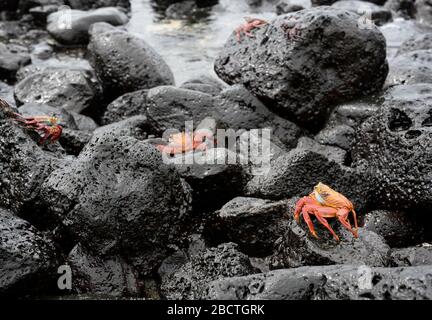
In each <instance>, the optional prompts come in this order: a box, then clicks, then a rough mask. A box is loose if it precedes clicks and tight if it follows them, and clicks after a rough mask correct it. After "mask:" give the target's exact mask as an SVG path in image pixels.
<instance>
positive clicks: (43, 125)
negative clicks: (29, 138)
mask: <svg viewBox="0 0 432 320" xmlns="http://www.w3.org/2000/svg"><path fill="white" fill-rule="evenodd" d="M0 107H1V108H2V109H3V110H4V111H6V113H7V114H8V116H9V117H10V118H11V119H13V120H14V121H15V122H16V123H18V124H20V125H21V126H23V127H24V128H26V129H27V130H31V131H35V132H38V133H39V134H41V135H42V137H41V139H40V140H39V144H41V145H42V144H44V143H45V142H47V141H49V142H50V143H55V142H56V141H58V139H60V137H61V135H62V132H63V127H62V126H60V125H59V124H58V122H59V119H58V118H57V117H55V116H32V117H24V116H22V115H20V114H19V113H16V112H13V111H12V108H11V106H10V105H9V104H8V103H7V102H6V101H4V100H2V99H0Z"/></svg>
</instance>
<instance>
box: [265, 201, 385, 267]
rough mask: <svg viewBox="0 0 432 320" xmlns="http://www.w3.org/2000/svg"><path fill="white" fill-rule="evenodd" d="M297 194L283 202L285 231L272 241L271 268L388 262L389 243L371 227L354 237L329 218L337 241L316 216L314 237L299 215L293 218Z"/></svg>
mask: <svg viewBox="0 0 432 320" xmlns="http://www.w3.org/2000/svg"><path fill="white" fill-rule="evenodd" d="M297 200H298V198H293V199H290V200H289V201H288V202H287V204H288V206H287V214H286V218H287V220H288V222H287V223H288V227H287V230H286V233H285V234H284V235H283V236H282V237H281V239H280V240H279V241H278V242H276V243H275V251H274V253H273V255H272V257H271V258H270V259H269V263H270V267H271V268H272V269H281V268H297V267H301V266H318V265H331V264H351V265H367V266H374V267H383V266H388V265H389V264H390V247H389V246H388V245H387V244H386V243H385V242H384V239H383V238H382V237H381V236H379V235H377V234H375V233H374V232H372V231H368V230H365V229H363V228H360V229H359V238H355V237H354V236H353V235H352V234H351V233H350V232H349V231H348V230H346V229H345V228H344V227H343V226H342V225H341V224H340V223H339V222H338V221H337V220H336V219H329V223H330V225H331V226H332V228H333V230H334V231H335V232H336V234H338V235H339V238H340V242H337V241H336V240H335V239H334V238H333V237H332V235H331V234H330V232H329V231H328V230H327V229H326V228H325V227H324V226H322V225H321V224H320V223H319V222H317V221H316V219H314V220H313V223H314V226H315V229H316V231H317V234H318V237H319V239H316V238H314V237H313V236H312V235H311V233H310V231H309V229H308V227H307V226H306V223H305V222H304V220H303V218H300V224H299V223H297V222H296V221H294V220H293V218H292V217H293V214H294V209H295V203H296V201H297Z"/></svg>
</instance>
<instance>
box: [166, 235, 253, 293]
mask: <svg viewBox="0 0 432 320" xmlns="http://www.w3.org/2000/svg"><path fill="white" fill-rule="evenodd" d="M254 272H255V270H254V268H253V267H252V265H251V264H250V261H249V258H248V257H247V256H246V255H244V254H242V253H240V252H239V251H238V250H237V246H236V245H235V244H233V243H225V244H221V245H219V246H218V247H217V248H209V249H207V250H205V251H204V252H202V253H199V254H198V255H196V256H192V257H191V260H190V262H187V263H186V264H185V265H183V266H182V267H181V268H180V269H179V270H177V271H175V272H173V273H172V274H165V277H164V278H163V279H162V285H161V290H162V293H163V294H164V295H165V296H166V298H168V299H170V300H173V299H175V300H178V299H187V300H197V299H202V298H203V297H204V294H205V291H204V290H205V286H206V285H207V284H209V283H210V282H211V281H213V280H217V279H222V278H225V277H236V276H244V275H249V274H252V273H254Z"/></svg>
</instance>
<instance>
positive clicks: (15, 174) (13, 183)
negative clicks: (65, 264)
mask: <svg viewBox="0 0 432 320" xmlns="http://www.w3.org/2000/svg"><path fill="white" fill-rule="evenodd" d="M13 111H15V110H13ZM38 140H39V135H38V134H35V133H31V132H28V131H26V130H24V129H23V128H21V127H19V126H18V125H16V124H15V123H14V122H13V121H12V120H11V119H10V117H9V115H8V113H7V112H5V109H3V108H0V176H1V182H0V206H2V207H5V208H9V209H11V210H13V211H15V212H17V213H20V214H23V215H25V216H26V218H28V216H27V215H28V214H30V215H31V216H33V218H35V219H38V217H41V220H44V221H43V224H45V223H47V220H48V219H47V217H46V215H45V214H43V213H42V212H40V210H38V208H37V207H35V205H34V203H35V201H36V199H37V198H38V195H39V192H40V190H41V186H42V183H43V181H44V180H45V179H46V178H47V177H48V175H49V174H50V173H51V172H52V171H53V170H54V169H55V168H56V167H58V166H59V165H60V159H59V156H58V154H56V153H55V152H49V151H44V150H43V149H42V148H41V147H40V146H38V144H37V141H38ZM42 217H43V218H42ZM29 220H31V221H32V222H33V219H29Z"/></svg>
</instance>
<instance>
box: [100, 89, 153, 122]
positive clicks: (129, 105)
mask: <svg viewBox="0 0 432 320" xmlns="http://www.w3.org/2000/svg"><path fill="white" fill-rule="evenodd" d="M147 94H148V90H139V91H135V92H131V93H126V94H124V95H122V96H121V97H119V98H117V99H116V100H114V101H113V102H111V103H110V104H109V105H108V107H107V109H106V111H105V113H104V115H103V117H102V123H103V124H110V123H114V122H118V121H121V120H125V119H127V118H129V117H132V116H136V115H140V114H142V115H143V114H145V113H146V111H147Z"/></svg>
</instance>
